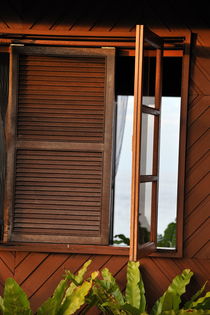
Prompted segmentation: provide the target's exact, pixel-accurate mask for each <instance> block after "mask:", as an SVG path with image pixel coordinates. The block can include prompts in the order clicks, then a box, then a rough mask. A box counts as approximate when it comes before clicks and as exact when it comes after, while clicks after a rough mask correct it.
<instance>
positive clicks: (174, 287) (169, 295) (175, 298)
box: [151, 269, 193, 315]
mask: <svg viewBox="0 0 210 315" xmlns="http://www.w3.org/2000/svg"><path fill="white" fill-rule="evenodd" d="M192 275H193V272H191V271H190V269H184V270H183V272H182V274H181V275H178V276H176V277H175V278H174V279H173V281H172V283H171V284H170V285H169V287H168V289H167V290H166V291H165V293H164V294H163V296H161V297H160V299H158V300H157V302H156V303H155V304H154V306H153V308H152V310H151V315H162V314H163V312H164V311H170V310H174V311H175V312H177V311H178V310H179V305H180V303H181V296H182V294H184V293H185V291H186V286H187V285H188V284H189V282H190V279H191V277H192Z"/></svg>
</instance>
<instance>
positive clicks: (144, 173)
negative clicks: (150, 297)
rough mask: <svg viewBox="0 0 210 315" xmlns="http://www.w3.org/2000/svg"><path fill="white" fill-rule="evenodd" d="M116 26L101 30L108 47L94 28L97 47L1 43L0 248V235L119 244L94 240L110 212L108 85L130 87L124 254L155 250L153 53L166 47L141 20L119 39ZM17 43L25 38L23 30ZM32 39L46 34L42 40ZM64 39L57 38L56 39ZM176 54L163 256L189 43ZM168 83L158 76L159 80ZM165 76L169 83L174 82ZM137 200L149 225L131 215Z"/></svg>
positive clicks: (70, 247)
mask: <svg viewBox="0 0 210 315" xmlns="http://www.w3.org/2000/svg"><path fill="white" fill-rule="evenodd" d="M106 36H107V35H106ZM106 36H105V37H106ZM124 36H125V35H122V37H123V40H122V39H121V38H119V39H118V40H117V39H115V40H116V45H115V41H113V39H112V38H111V36H110V38H109V37H108V38H107V37H106V46H109V48H98V47H99V46H101V43H103V44H104V40H102V39H103V38H102V39H101V38H99V39H98V42H97V40H96V42H94V41H93V40H92V41H91V45H92V46H95V47H97V48H67V47H65V48H64V47H53V46H51V47H50V46H48V47H46V46H33V47H30V46H25V47H24V46H22V47H19V46H17V47H15V46H13V47H11V53H10V56H11V57H10V70H9V74H10V75H9V103H8V109H7V118H6V153H7V162H6V163H7V164H6V181H5V189H4V193H5V198H4V205H3V208H4V230H3V233H2V234H3V242H4V244H5V248H6V246H7V244H8V243H9V244H10V246H14V248H16V247H15V246H17V245H18V246H20V247H19V248H20V249H22V250H30V249H32V250H38V251H40V250H45V251H60V252H62V251H71V252H78V251H79V252H81V253H99V254H101V253H104V254H110V253H113V254H120V255H121V254H128V248H122V247H115V246H104V245H109V244H110V243H109V241H110V230H111V226H112V215H113V214H112V209H111V208H112V207H111V205H112V197H113V196H112V193H113V177H114V176H113V170H112V169H113V164H114V163H113V159H114V151H115V150H113V143H114V141H113V134H114V132H115V123H114V119H115V117H114V115H115V92H116V95H118V94H120V95H121V92H124V93H125V94H124V95H133V96H134V120H133V121H134V122H133V139H132V142H133V145H132V149H133V150H132V151H133V152H132V189H131V190H132V193H131V219H130V231H131V234H130V259H131V260H136V259H138V258H140V257H141V256H145V255H148V254H151V253H153V254H154V255H159V253H157V250H156V249H157V217H158V186H159V170H158V168H159V138H160V137H159V134H160V117H161V91H162V61H163V60H162V59H163V58H162V57H163V54H164V55H168V56H170V48H169V50H163V48H165V47H164V41H163V40H162V39H160V38H159V37H158V36H156V35H155V34H154V33H152V32H150V31H149V30H147V29H145V28H144V27H143V26H137V27H136V34H135V36H136V37H134V36H133V35H132V36H131V35H130V33H129V34H127V35H126V36H127V37H128V38H127V37H126V41H125V38H124ZM180 36H181V35H180ZM175 37H176V35H175ZM177 38H179V34H178V35H177ZM183 38H184V36H183V37H182V38H181V41H183ZM94 40H95V39H94ZM20 43H21V42H20ZM24 43H25V44H26V45H27V44H30V40H29V42H27V39H26V40H24ZM40 43H42V44H43V45H46V44H50V40H48V41H47V42H46V41H45V40H44V41H43V42H42V40H40V41H38V44H40ZM67 43H68V42H66V41H65V43H64V42H62V41H61V42H58V46H59V45H60V46H61V45H63V44H65V45H66V44H67ZM53 44H55V42H53ZM73 44H74V46H75V47H76V46H85V45H86V46H89V45H90V43H89V39H85V40H80V41H77V40H75V41H70V42H69V46H72V45H73ZM178 44H179V46H180V42H179V43H178ZM111 46H116V50H117V53H118V55H117V56H119V55H120V57H122V56H123V58H127V57H124V56H129V57H131V56H132V57H131V58H130V59H132V60H127V61H128V62H127V63H126V65H127V69H128V70H129V75H127V74H128V72H126V71H124V69H123V70H122V71H118V70H119V68H121V65H123V66H124V62H121V63H120V65H119V60H117V67H116V70H117V71H116V74H115V49H113V48H112V47H111ZM169 46H170V40H169ZM166 48H167V49H168V46H167V45H166ZM177 55H179V50H178V54H177ZM134 58H135V67H134ZM182 59H183V66H182V78H180V80H182V85H181V99H182V101H181V125H180V155H179V179H178V203H177V207H178V209H179V211H178V213H177V227H176V233H177V248H176V250H175V251H174V253H172V255H173V256H180V255H181V254H182V229H183V201H184V190H183V187H184V185H183V183H184V172H185V142H186V116H187V106H186V105H187V90H188V73H189V45H188V50H187V51H185V53H184V55H183V56H182ZM134 72H135V75H134ZM128 78H129V82H128ZM168 83H170V82H169V81H167V80H166V81H165V80H163V90H165V88H166V85H168ZM170 84H171V83H170ZM115 86H116V88H115ZM171 86H172V90H173V91H174V84H171ZM166 89H167V88H166ZM175 90H176V89H175ZM178 90H179V87H178ZM122 94H123V93H122ZM148 131H149V132H148ZM148 138H150V141H149V142H148V141H146V140H147V139H148ZM148 143H149V145H150V151H149V147H148ZM151 151H152V154H148V152H151ZM2 178H3V176H2ZM146 202H147V205H149V207H148V209H149V213H148V218H149V225H150V227H149V231H148V230H147V231H146V230H145V226H144V225H143V224H142V222H143V221H142V220H141V219H142V217H143V215H145V214H146V210H145V209H146V207H145V205H146ZM0 206H1V205H0ZM142 227H143V228H142ZM31 243H33V247H30V245H31ZM36 243H37V244H36ZM41 243H42V244H44V246H40V245H42V244H41ZM56 243H57V244H56ZM46 244H50V245H49V246H48V245H46ZM58 244H59V246H58ZM87 244H89V246H88V245H87ZM94 245H98V246H94ZM100 245H102V246H100ZM3 246H4V245H3ZM155 251H156V253H154V252H155ZM162 251H164V255H165V253H166V251H165V250H164V249H163V250H162ZM170 255H171V253H169V256H170Z"/></svg>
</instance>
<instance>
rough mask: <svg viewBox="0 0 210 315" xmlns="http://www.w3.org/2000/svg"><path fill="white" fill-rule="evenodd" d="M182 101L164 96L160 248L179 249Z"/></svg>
mask: <svg viewBox="0 0 210 315" xmlns="http://www.w3.org/2000/svg"><path fill="white" fill-rule="evenodd" d="M179 125H180V98H179V97H176V98H175V97H164V98H163V99H162V108H161V134H160V169H159V194H158V236H157V238H158V247H170V248H175V247H176V216H177V184H178V158H179Z"/></svg>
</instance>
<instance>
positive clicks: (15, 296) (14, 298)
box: [1, 278, 32, 315]
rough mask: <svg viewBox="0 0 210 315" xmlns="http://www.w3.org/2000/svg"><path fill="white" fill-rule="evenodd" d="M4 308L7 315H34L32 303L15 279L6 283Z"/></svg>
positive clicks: (10, 279)
mask: <svg viewBox="0 0 210 315" xmlns="http://www.w3.org/2000/svg"><path fill="white" fill-rule="evenodd" d="M1 303H2V300H1ZM3 308H4V314H5V315H11V314H13V315H31V314H32V310H31V308H30V303H29V300H28V297H27V295H26V293H25V292H24V291H23V290H22V288H21V287H20V286H19V285H18V283H17V282H16V281H15V280H14V279H13V278H8V279H7V280H6V282H5V287H4V296H3Z"/></svg>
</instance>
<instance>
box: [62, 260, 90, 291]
mask: <svg viewBox="0 0 210 315" xmlns="http://www.w3.org/2000/svg"><path fill="white" fill-rule="evenodd" d="M91 262H92V260H88V261H86V263H84V265H83V266H82V268H80V270H79V271H78V273H77V275H74V274H72V273H71V272H70V271H69V272H67V274H68V276H69V278H70V279H71V280H72V281H73V282H72V283H71V284H70V286H69V288H68V289H67V290H66V296H65V297H67V296H69V295H71V294H72V292H73V291H74V289H75V288H76V287H77V286H78V285H80V284H81V283H82V281H83V278H84V275H85V273H86V272H87V269H88V267H89V265H90V264H91Z"/></svg>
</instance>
